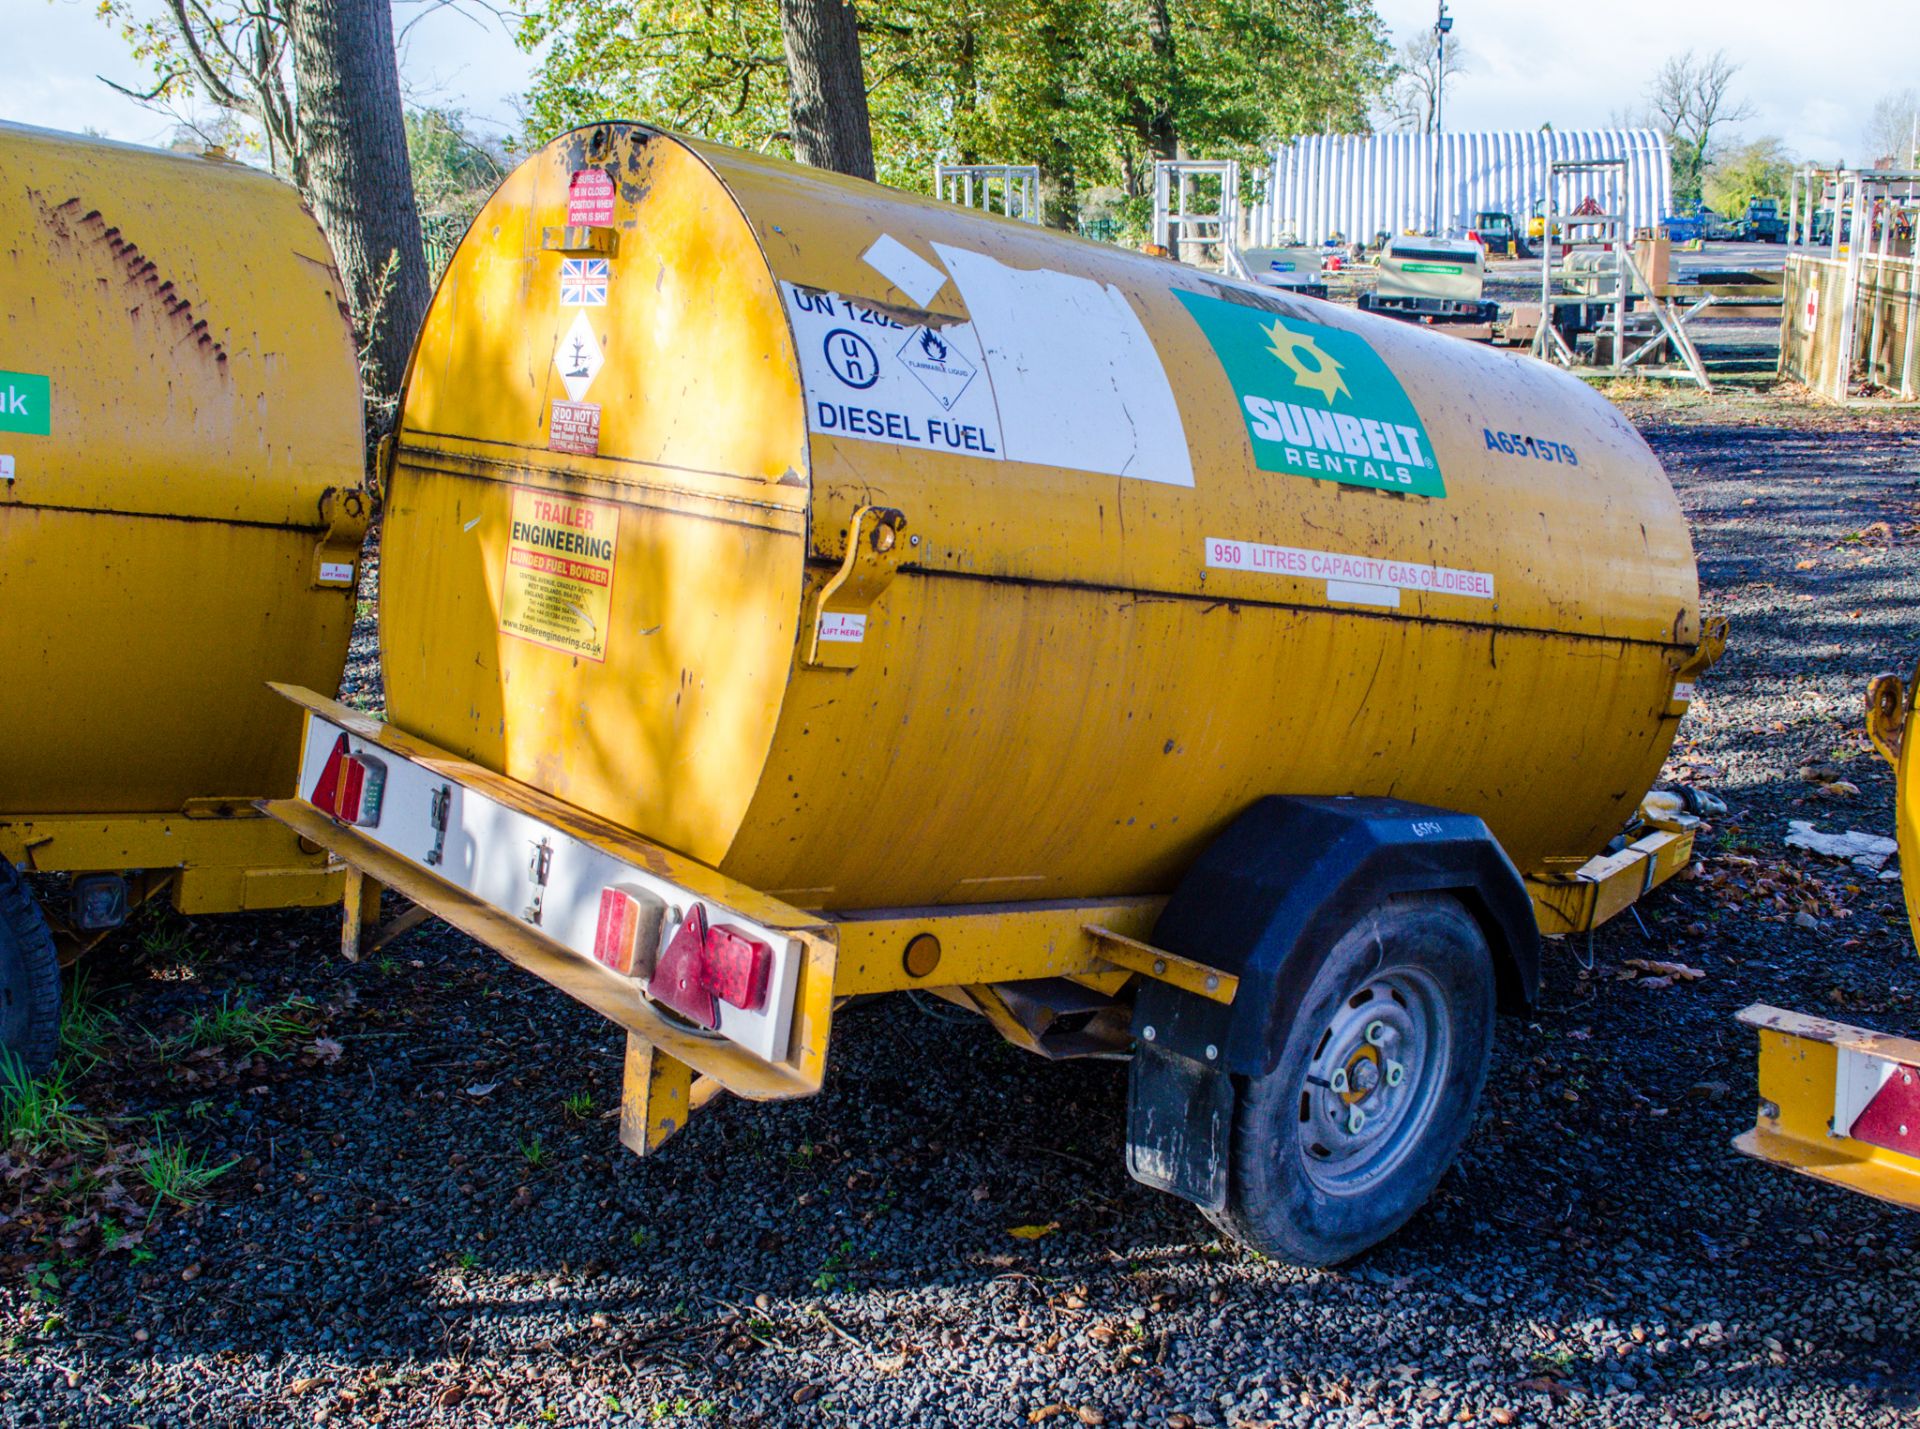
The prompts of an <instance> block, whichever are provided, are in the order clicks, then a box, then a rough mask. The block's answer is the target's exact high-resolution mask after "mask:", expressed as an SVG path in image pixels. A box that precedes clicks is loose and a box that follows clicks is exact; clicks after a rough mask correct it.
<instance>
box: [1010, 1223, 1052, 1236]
mask: <svg viewBox="0 0 1920 1429" xmlns="http://www.w3.org/2000/svg"><path fill="white" fill-rule="evenodd" d="M1059 1229H1060V1222H1058V1221H1048V1222H1047V1223H1046V1224H1045V1225H1043V1226H1008V1227H1007V1234H1008V1235H1010V1236H1012V1237H1013V1238H1014V1239H1015V1240H1039V1239H1040V1237H1041V1236H1043V1235H1052V1234H1053V1233H1054V1232H1055V1231H1057V1230H1059Z"/></svg>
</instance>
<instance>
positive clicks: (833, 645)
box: [801, 506, 907, 670]
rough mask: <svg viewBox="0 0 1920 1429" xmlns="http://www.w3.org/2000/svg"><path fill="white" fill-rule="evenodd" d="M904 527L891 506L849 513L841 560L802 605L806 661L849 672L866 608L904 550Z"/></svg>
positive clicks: (877, 595)
mask: <svg viewBox="0 0 1920 1429" xmlns="http://www.w3.org/2000/svg"><path fill="white" fill-rule="evenodd" d="M906 528H907V518H906V516H905V514H904V513H902V512H900V511H896V510H895V509H894V508H893V507H891V506H862V507H861V508H860V509H859V510H857V511H855V512H854V513H853V520H852V521H851V522H849V523H848V525H847V554H846V558H845V559H844V560H842V561H841V563H840V569H839V570H837V571H835V572H834V573H833V575H832V576H831V577H829V578H828V580H827V583H826V584H825V585H823V586H822V587H820V593H819V595H817V596H815V597H814V599H813V601H812V602H811V603H810V604H809V606H808V608H807V623H806V625H805V627H804V628H803V631H802V637H801V638H802V639H803V641H804V642H805V647H806V652H807V653H806V663H807V664H808V665H810V666H813V667H814V668H816V669H819V668H824V669H829V670H851V669H852V668H853V667H854V666H856V665H858V664H859V663H860V650H861V647H862V646H863V645H865V643H866V639H867V615H868V612H869V610H870V608H871V607H872V605H873V603H874V602H875V601H876V600H878V599H879V598H880V593H881V592H882V591H884V590H885V589H886V588H887V586H888V585H889V584H890V583H891V582H892V580H893V573H894V571H896V570H897V569H899V566H900V558H901V557H902V556H903V555H905V554H906V551H907V543H906V541H905V540H904V539H902V533H903V532H904V531H905V530H906Z"/></svg>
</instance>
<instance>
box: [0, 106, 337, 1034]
mask: <svg viewBox="0 0 1920 1429" xmlns="http://www.w3.org/2000/svg"><path fill="white" fill-rule="evenodd" d="M343 292H344V289H343V288H342V286H341V283H340V279H339V276H338V274H337V273H336V272H335V270H334V265H333V259H332V256H331V254H330V253H329V252H328V250H327V245H326V242H325V240H324V239H323V238H322V237H321V234H320V230H319V228H318V226H317V225H316V224H315V223H314V220H313V218H312V216H311V215H310V214H308V213H307V212H306V210H305V209H304V208H303V206H302V205H301V203H300V200H299V197H298V196H297V194H296V193H295V192H294V190H293V189H292V188H290V187H288V186H287V185H285V184H282V183H280V182H278V181H276V180H274V179H273V178H271V177H269V176H268V175H265V174H262V173H260V172H259V171H257V170H254V169H250V168H248V167H246V166H245V165H242V164H238V163H234V162H231V161H229V160H225V159H222V158H218V157H203V156H198V155H187V154H177V153H161V152H157V151H154V150H149V149H139V148H134V147H131V146H128V145H123V144H110V143H103V142H100V141H97V140H92V139H82V138H78V137H76V136H73V135H66V134H54V133H49V132H46V131H44V130H36V129H26V128H21V127H18V126H13V125H0V369H5V370H0V651H4V654H5V661H4V665H5V670H6V678H5V680H4V681H3V682H0V1047H5V1048H6V1049H8V1050H9V1051H11V1052H13V1053H15V1054H17V1055H20V1056H22V1057H24V1058H25V1060H26V1061H27V1062H28V1063H29V1064H30V1065H36V1066H37V1065H39V1064H41V1063H43V1062H44V1061H45V1060H46V1059H47V1058H48V1057H50V1056H51V1054H52V1052H53V1048H54V1042H55V1038H56V1035H57V1028H56V1020H57V1009H58V974H57V971H56V938H57V942H58V954H59V955H60V956H62V957H64V956H67V955H71V954H73V953H74V952H76V951H77V950H79V949H80V948H82V947H84V946H85V945H86V944H87V943H89V942H90V941H92V940H94V939H97V938H98V937H99V936H101V934H102V932H103V931H104V930H105V929H107V928H109V927H111V926H113V925H115V924H117V923H118V922H120V921H121V920H122V919H124V918H125V916H126V913H127V910H128V908H129V906H130V905H132V904H134V903H137V902H138V901H139V900H140V899H141V898H143V897H147V896H151V895H154V894H158V893H161V892H165V893H167V894H168V895H169V896H170V897H171V898H172V900H173V902H174V903H175V905H176V906H178V907H179V908H181V909H182V910H184V911H187V912H196V913H197V912H214V911H224V910H233V909H241V908H281V907H288V906H294V905H314V906H319V905H323V904H327V903H332V902H336V901H337V900H338V899H339V898H340V896H341V891H340V890H341V882H342V879H341V874H340V873H339V871H338V869H337V868H330V867H329V865H328V860H327V858H326V856H325V854H324V853H321V852H320V851H318V850H317V849H314V848H311V847H307V848H303V847H302V846H301V844H300V842H299V840H298V838H297V837H296V836H295V835H294V834H293V833H292V832H291V831H289V830H288V829H286V828H284V827H283V826H281V825H279V824H276V823H274V822H273V821H272V820H270V819H266V818H262V817H260V815H259V811H258V810H257V809H255V808H254V807H253V801H254V800H255V799H256V798H258V797H259V796H260V795H261V794H263V793H265V792H268V791H269V790H270V789H271V788H272V787H273V786H274V784H275V783H276V782H278V781H281V780H284V779H285V777H286V776H285V768H286V764H287V761H288V760H290V759H291V758H293V755H294V751H295V749H297V747H298V740H299V721H298V718H297V716H296V715H295V712H293V711H290V710H288V709H287V707H286V704H285V702H284V701H282V700H279V699H276V698H275V697H274V696H273V695H272V693H271V692H270V691H268V690H266V689H264V688H263V687H262V680H263V678H264V676H265V675H266V674H267V673H269V672H273V671H284V672H289V673H291V672H293V671H300V672H302V673H301V674H300V675H299V676H297V678H300V679H301V680H303V681H304V682H305V683H308V684H311V685H313V686H315V687H317V688H321V689H333V688H335V687H337V685H338V683H339V679H340V672H341V669H342V667H343V666H344V664H345V660H346V649H347V638H348V634H349V632H350V629H351V626H352V623H353V613H354V585H355V571H356V567H357V563H358V560H359V549H360V540H361V536H362V535H363V533H364V532H365V529H366V513H365V501H366V497H365V493H364V491H363V490H362V489H361V488H362V485H363V480H362V475H361V473H362V470H363V457H362V437H361V423H360V387H359V373H358V364H357V361H356V357H355V351H354V342H353V335H352V330H351V325H350V323H349V321H348V318H347V316H346V313H345V309H344V307H343V305H342V302H343V296H342V295H343ZM20 870H25V871H27V872H29V873H48V874H65V875H74V877H73V878H72V879H71V881H70V882H69V883H68V884H67V885H66V890H67V891H70V892H71V898H70V899H69V898H68V897H67V896H66V894H65V892H62V893H61V895H60V896H59V897H58V899H57V900H53V899H50V900H49V901H48V903H47V905H46V907H45V908H44V916H43V910H42V909H41V908H40V907H37V906H36V904H35V902H34V900H33V898H32V897H31V896H30V895H29V892H28V887H27V884H26V882H25V881H24V880H23V879H22V878H21V876H20V872H19V871H20ZM49 923H51V925H52V927H51V929H50V928H49V926H48V925H49Z"/></svg>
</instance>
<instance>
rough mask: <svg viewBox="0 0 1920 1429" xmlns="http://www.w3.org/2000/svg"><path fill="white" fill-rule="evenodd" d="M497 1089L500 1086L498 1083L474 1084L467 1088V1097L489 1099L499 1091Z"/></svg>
mask: <svg viewBox="0 0 1920 1429" xmlns="http://www.w3.org/2000/svg"><path fill="white" fill-rule="evenodd" d="M499 1087H500V1084H499V1083H498V1082H475V1083H474V1084H473V1085H472V1086H470V1087H468V1088H467V1095H468V1096H470V1097H490V1096H492V1095H493V1094H494V1092H496V1091H497V1090H499Z"/></svg>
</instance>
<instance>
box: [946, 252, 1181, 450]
mask: <svg viewBox="0 0 1920 1429" xmlns="http://www.w3.org/2000/svg"><path fill="white" fill-rule="evenodd" d="M933 250H934V252H936V253H938V254H939V255H940V260H941V261H942V262H943V263H945V264H946V265H947V271H948V272H949V273H951V274H953V282H954V286H955V287H956V288H958V289H959V290H960V296H961V298H963V299H964V300H965V301H966V304H967V314H968V316H970V317H971V318H972V319H973V326H974V329H975V331H977V332H978V333H979V334H980V342H981V345H982V347H983V348H984V349H985V352H986V360H987V374H988V375H989V376H990V377H992V378H993V391H994V396H995V398H996V399H997V400H998V403H999V411H1000V429H1001V431H1002V432H1003V433H1004V434H1005V437H1006V451H1007V460H1008V461H1031V462H1039V463H1043V464H1045V465H1049V466H1063V467H1069V468H1071V469H1073V470H1075V471H1092V472H1100V473H1103V474H1105V475H1108V476H1129V477H1133V478H1135V479H1136V480H1140V481H1158V482H1163V483H1165V484H1166V485H1169V486H1192V485H1193V458H1192V455H1191V454H1190V453H1189V452H1188V450H1187V434H1186V429H1185V428H1184V427H1183V426H1182V425H1181V421H1180V407H1179V404H1178V403H1176V402H1175V401H1174V399H1173V388H1172V387H1171V386H1170V385H1169V384H1168V382H1167V371H1166V368H1164V367H1163V366H1161V364H1160V354H1159V353H1158V352H1157V351H1156V350H1155V349H1154V346H1153V339H1152V338H1151V337H1149V336H1148V335H1147V329H1146V326H1145V325H1144V324H1143V323H1142V322H1141V321H1140V315H1139V314H1138V313H1136V312H1135V311H1134V310H1133V304H1132V303H1130V302H1128V301H1127V297H1126V294H1124V293H1122V292H1121V291H1120V290H1119V289H1118V288H1116V287H1114V286H1112V285H1111V284H1103V283H1097V282H1095V281H1094V280H1093V279H1091V278H1083V277H1079V276H1077V275H1075V274H1072V273H1060V272H1056V271H1054V270H1053V269H1051V268H1011V267H1008V266H1007V265H1006V264H1004V263H1002V262H1000V261H999V260H997V259H994V258H989V257H988V256H987V255H986V254H984V253H974V252H971V251H969V250H968V249H965V248H950V247H948V246H947V245H946V244H944V243H936V244H934V245H933Z"/></svg>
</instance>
